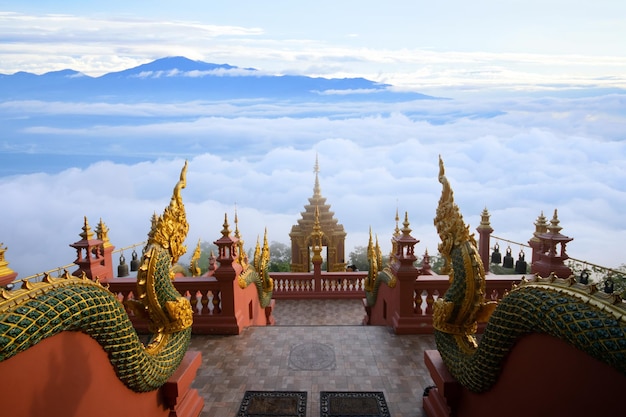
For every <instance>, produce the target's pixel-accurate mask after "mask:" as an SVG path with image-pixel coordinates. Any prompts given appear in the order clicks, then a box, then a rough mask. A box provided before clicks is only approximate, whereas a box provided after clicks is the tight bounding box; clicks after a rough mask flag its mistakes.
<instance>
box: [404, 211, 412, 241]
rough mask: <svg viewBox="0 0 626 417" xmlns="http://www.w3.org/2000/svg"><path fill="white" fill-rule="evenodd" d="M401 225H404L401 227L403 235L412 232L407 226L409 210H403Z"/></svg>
mask: <svg viewBox="0 0 626 417" xmlns="http://www.w3.org/2000/svg"><path fill="white" fill-rule="evenodd" d="M402 225H403V226H404V227H403V228H402V234H403V235H404V236H409V235H410V234H411V232H412V229H411V228H410V227H409V225H410V223H409V212H408V211H405V212H404V222H403V223H402Z"/></svg>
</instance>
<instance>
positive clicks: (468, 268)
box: [433, 157, 495, 352]
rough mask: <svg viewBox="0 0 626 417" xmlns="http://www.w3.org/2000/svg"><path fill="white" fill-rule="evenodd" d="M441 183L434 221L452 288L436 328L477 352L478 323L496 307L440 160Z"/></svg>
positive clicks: (439, 306) (440, 303)
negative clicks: (487, 292)
mask: <svg viewBox="0 0 626 417" xmlns="http://www.w3.org/2000/svg"><path fill="white" fill-rule="evenodd" d="M439 182H440V183H441V184H442V186H443V190H442V192H441V198H440V199H439V205H438V207H437V215H436V217H435V219H434V223H435V226H436V228H437V232H438V233H439V237H440V238H441V243H440V244H439V252H440V253H441V255H442V256H443V257H444V259H445V265H444V273H448V274H449V276H450V287H449V289H448V291H446V294H445V295H444V296H443V297H442V298H439V299H438V300H437V301H436V302H435V304H434V306H433V308H434V310H433V326H434V327H435V329H436V330H437V331H440V332H444V333H447V334H450V335H453V336H454V337H455V338H457V343H458V344H459V346H460V347H462V348H463V350H466V351H468V352H469V351H472V350H473V349H475V348H476V346H477V344H476V340H475V337H474V333H476V329H477V322H478V321H485V320H486V319H487V318H488V316H489V314H490V313H491V311H493V309H494V308H495V303H491V302H490V303H486V302H485V270H484V267H483V264H482V260H481V259H480V256H478V250H477V249H476V241H475V239H474V236H473V235H472V234H470V232H469V226H467V225H466V224H465V222H464V221H463V216H462V215H461V212H460V210H459V207H458V206H457V205H456V204H455V202H454V195H453V192H452V189H451V187H450V183H449V182H448V180H447V178H446V176H445V171H444V166H443V160H442V159H441V157H439Z"/></svg>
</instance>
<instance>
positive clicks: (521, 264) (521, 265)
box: [515, 250, 528, 274]
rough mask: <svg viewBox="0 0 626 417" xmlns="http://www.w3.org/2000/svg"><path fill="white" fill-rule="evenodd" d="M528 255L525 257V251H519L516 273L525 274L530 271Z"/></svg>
mask: <svg viewBox="0 0 626 417" xmlns="http://www.w3.org/2000/svg"><path fill="white" fill-rule="evenodd" d="M525 258H526V255H524V251H523V250H520V251H519V257H518V259H517V262H515V273H516V274H525V273H526V271H527V269H528V263H526V259H525Z"/></svg>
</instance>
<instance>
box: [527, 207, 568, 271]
mask: <svg viewBox="0 0 626 417" xmlns="http://www.w3.org/2000/svg"><path fill="white" fill-rule="evenodd" d="M561 229H563V228H562V227H561V226H559V219H558V217H557V211H556V209H555V210H554V216H553V217H552V220H550V225H549V226H548V232H547V233H541V234H539V235H538V236H537V238H538V239H539V241H540V244H541V246H540V250H539V252H538V259H537V261H536V262H533V264H532V266H531V273H533V274H539V275H540V276H542V277H547V276H548V275H550V274H551V273H554V274H555V275H556V276H557V277H559V278H567V277H569V276H570V275H572V270H571V269H570V268H568V267H567V266H565V261H566V260H567V259H569V256H568V255H567V253H566V252H565V245H566V244H567V243H568V242H570V241H572V240H574V238H571V237H567V236H565V235H562V234H561V233H560V231H561ZM534 258H535V252H534V251H533V259H534Z"/></svg>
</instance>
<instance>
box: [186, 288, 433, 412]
mask: <svg viewBox="0 0 626 417" xmlns="http://www.w3.org/2000/svg"><path fill="white" fill-rule="evenodd" d="M274 313H275V318H276V326H270V327H251V328H248V329H246V330H244V331H243V332H242V334H240V335H238V336H193V337H192V341H191V349H195V350H200V351H202V360H203V365H202V367H201V368H200V370H199V371H198V375H197V377H196V380H195V382H194V388H197V389H198V391H199V392H200V395H201V396H203V397H204V401H205V406H204V410H203V412H202V414H201V417H234V416H236V414H237V411H238V409H239V405H240V403H241V400H242V398H243V396H244V393H245V391H248V390H256V391H306V392H307V393H308V402H307V417H316V416H319V393H320V391H383V392H384V394H385V399H386V400H387V404H388V406H389V411H390V413H391V415H392V416H393V417H419V416H423V411H422V394H423V391H424V388H426V387H427V386H429V385H432V380H431V378H430V376H429V374H428V371H427V370H426V369H425V366H424V361H423V352H424V350H425V349H434V347H435V342H434V337H433V336H432V335H426V336H423V335H408V336H397V335H395V334H393V332H392V331H391V329H389V328H387V327H380V326H362V325H361V324H360V323H361V320H362V318H363V316H364V310H363V306H362V305H361V301H360V300H301V301H295V300H277V301H276V307H275V310H274ZM294 348H296V349H294ZM320 359H321V360H320Z"/></svg>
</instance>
